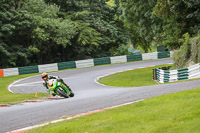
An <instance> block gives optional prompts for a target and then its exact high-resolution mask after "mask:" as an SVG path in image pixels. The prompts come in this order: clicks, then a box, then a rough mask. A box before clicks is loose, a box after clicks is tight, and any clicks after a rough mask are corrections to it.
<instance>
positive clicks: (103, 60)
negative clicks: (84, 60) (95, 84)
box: [94, 57, 111, 66]
mask: <svg viewBox="0 0 200 133" xmlns="http://www.w3.org/2000/svg"><path fill="white" fill-rule="evenodd" d="M104 64H111V61H110V57H103V58H94V65H95V66H97V65H104Z"/></svg>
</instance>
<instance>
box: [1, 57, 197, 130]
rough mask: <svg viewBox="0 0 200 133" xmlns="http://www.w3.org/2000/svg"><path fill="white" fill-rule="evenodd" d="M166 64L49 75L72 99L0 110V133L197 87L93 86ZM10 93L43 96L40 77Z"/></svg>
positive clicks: (18, 84)
mask: <svg viewBox="0 0 200 133" xmlns="http://www.w3.org/2000/svg"><path fill="white" fill-rule="evenodd" d="M168 63H172V60H171V59H159V60H149V61H140V62H131V63H124V64H115V65H106V66H97V67H91V68H82V69H72V70H67V71H60V72H54V73H52V75H55V76H60V77H61V78H63V79H64V81H65V82H66V83H67V84H69V86H70V87H71V88H72V90H73V91H74V93H75V96H74V97H73V98H68V99H63V98H58V99H54V100H48V101H43V102H37V103H25V104H23V105H14V106H11V107H0V132H1V133H2V132H9V131H13V130H16V129H21V128H25V127H29V126H33V125H37V124H40V123H43V122H46V121H50V120H55V119H59V118H61V117H63V116H71V115H76V114H80V113H86V112H89V111H93V110H97V109H103V108H106V107H111V106H115V105H119V104H123V103H128V102H133V101H137V100H141V99H146V98H150V97H154V96H159V95H163V94H168V93H174V92H178V91H183V90H189V89H194V88H198V87H200V84H199V81H198V80H194V81H187V82H179V83H171V84H160V85H154V86H144V87H110V86H103V85H100V84H98V83H96V82H95V79H96V78H97V77H99V76H102V75H105V74H109V73H113V72H118V71H122V70H127V69H134V68H140V67H147V66H153V65H161V64H168ZM10 90H11V91H12V92H14V93H36V92H37V93H40V92H46V90H45V88H44V87H43V85H42V79H41V77H40V75H38V76H33V77H29V78H26V79H23V80H20V81H18V82H16V83H14V84H12V86H10ZM33 95H34V94H33ZM38 95H39V94H38Z"/></svg>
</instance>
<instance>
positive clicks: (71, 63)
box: [58, 61, 76, 70]
mask: <svg viewBox="0 0 200 133" xmlns="http://www.w3.org/2000/svg"><path fill="white" fill-rule="evenodd" d="M69 68H76V63H75V61H69V62H59V63H58V70H63V69H69Z"/></svg>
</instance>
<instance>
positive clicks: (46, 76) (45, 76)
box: [41, 73, 71, 96]
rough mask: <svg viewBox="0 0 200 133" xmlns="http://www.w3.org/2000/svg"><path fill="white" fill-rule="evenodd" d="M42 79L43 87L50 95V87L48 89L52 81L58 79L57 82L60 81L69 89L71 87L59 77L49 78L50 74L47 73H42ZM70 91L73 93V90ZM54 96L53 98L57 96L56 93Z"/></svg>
mask: <svg viewBox="0 0 200 133" xmlns="http://www.w3.org/2000/svg"><path fill="white" fill-rule="evenodd" d="M41 77H42V79H43V81H44V82H43V85H44V86H45V87H46V89H47V92H49V93H50V91H49V87H48V84H49V80H50V79H56V80H58V81H59V82H62V83H63V84H64V85H65V86H67V87H68V88H69V86H68V85H67V84H66V83H65V82H64V81H63V79H61V78H60V77H59V76H48V74H47V73H42V74H41ZM69 90H70V91H71V89H70V88H69ZM52 95H53V96H55V95H56V93H55V92H54V93H52Z"/></svg>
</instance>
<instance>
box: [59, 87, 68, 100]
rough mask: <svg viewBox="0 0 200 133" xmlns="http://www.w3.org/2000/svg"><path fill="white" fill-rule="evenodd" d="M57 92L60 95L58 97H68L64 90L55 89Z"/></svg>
mask: <svg viewBox="0 0 200 133" xmlns="http://www.w3.org/2000/svg"><path fill="white" fill-rule="evenodd" d="M57 92H58V93H59V94H60V96H62V97H64V98H68V97H69V96H68V95H67V92H66V91H65V90H64V89H60V88H58V89H57Z"/></svg>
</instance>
